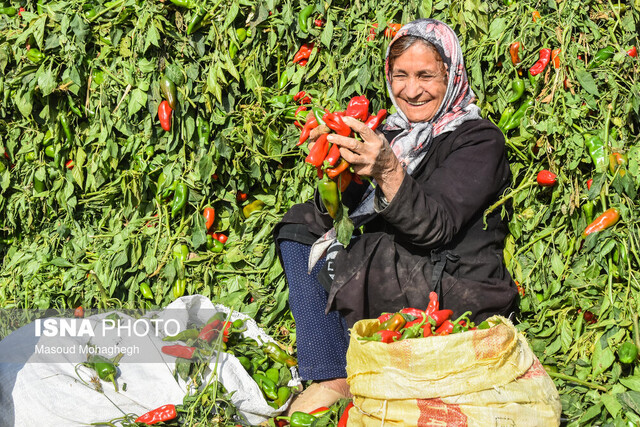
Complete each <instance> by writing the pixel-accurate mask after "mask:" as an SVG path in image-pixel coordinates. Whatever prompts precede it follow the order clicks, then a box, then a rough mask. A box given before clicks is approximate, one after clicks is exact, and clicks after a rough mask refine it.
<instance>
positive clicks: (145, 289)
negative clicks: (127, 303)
mask: <svg viewBox="0 0 640 427" xmlns="http://www.w3.org/2000/svg"><path fill="white" fill-rule="evenodd" d="M140 293H141V294H142V297H143V298H145V299H153V292H151V288H150V287H149V284H148V283H146V282H143V283H140Z"/></svg>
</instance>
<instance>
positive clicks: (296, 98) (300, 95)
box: [293, 90, 307, 102]
mask: <svg viewBox="0 0 640 427" xmlns="http://www.w3.org/2000/svg"><path fill="white" fill-rule="evenodd" d="M306 94H307V92H305V91H303V90H301V91H300V92H298V93H296V94H295V95H293V101H294V102H298V101H300V100H301V99H302V98H304V96H305V95H306Z"/></svg>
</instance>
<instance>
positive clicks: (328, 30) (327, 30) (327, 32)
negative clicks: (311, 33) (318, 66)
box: [320, 20, 333, 49]
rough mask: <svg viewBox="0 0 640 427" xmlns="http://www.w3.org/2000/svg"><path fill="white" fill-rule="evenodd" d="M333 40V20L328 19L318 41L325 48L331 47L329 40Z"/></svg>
mask: <svg viewBox="0 0 640 427" xmlns="http://www.w3.org/2000/svg"><path fill="white" fill-rule="evenodd" d="M332 41H333V21H331V20H328V21H327V23H326V24H325V25H324V28H323V29H322V34H320V43H322V44H323V45H324V46H325V47H326V48H327V49H329V48H331V42H332Z"/></svg>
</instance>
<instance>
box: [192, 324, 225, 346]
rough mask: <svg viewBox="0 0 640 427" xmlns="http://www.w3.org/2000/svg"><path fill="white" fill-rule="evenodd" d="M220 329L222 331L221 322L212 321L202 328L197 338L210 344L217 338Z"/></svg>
mask: <svg viewBox="0 0 640 427" xmlns="http://www.w3.org/2000/svg"><path fill="white" fill-rule="evenodd" d="M220 329H222V321H221V320H214V321H213V322H211V323H208V324H206V325H204V326H203V328H202V329H201V330H200V333H199V334H198V338H200V339H201V340H203V341H206V342H211V341H213V340H214V339H215V338H216V337H217V336H218V333H219V332H220Z"/></svg>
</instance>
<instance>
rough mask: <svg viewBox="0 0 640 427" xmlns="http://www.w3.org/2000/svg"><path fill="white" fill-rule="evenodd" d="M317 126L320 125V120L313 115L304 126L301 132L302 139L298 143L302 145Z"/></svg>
mask: <svg viewBox="0 0 640 427" xmlns="http://www.w3.org/2000/svg"><path fill="white" fill-rule="evenodd" d="M317 127H318V121H317V120H316V119H315V117H311V118H310V119H309V120H308V121H307V123H305V124H304V127H303V128H302V132H300V139H299V141H298V143H297V144H296V145H302V143H303V142H305V141H306V140H307V139H308V138H309V134H310V133H311V131H312V130H313V129H315V128H317Z"/></svg>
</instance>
